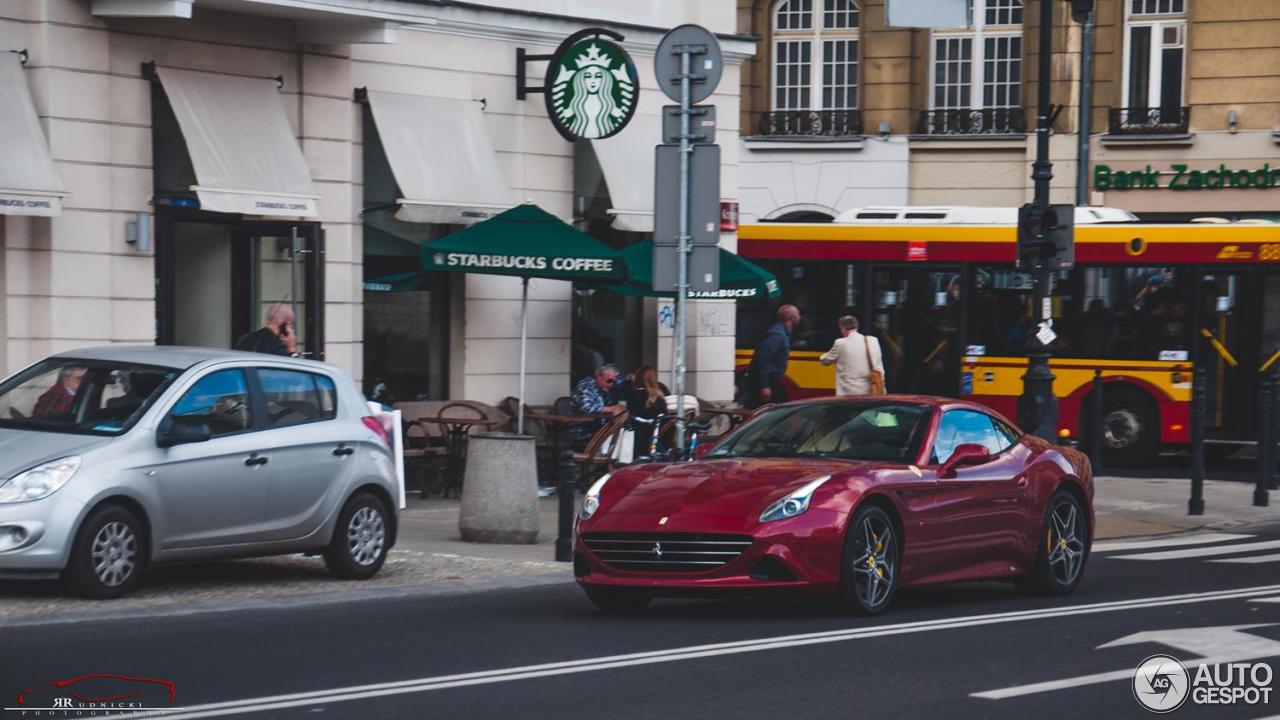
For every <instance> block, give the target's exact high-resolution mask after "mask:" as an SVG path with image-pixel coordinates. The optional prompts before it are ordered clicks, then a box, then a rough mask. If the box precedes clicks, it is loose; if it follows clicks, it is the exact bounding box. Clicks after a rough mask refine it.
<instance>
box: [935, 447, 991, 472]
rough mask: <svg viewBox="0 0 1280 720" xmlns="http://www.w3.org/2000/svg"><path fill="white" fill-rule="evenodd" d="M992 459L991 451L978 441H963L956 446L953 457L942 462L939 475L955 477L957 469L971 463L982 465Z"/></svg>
mask: <svg viewBox="0 0 1280 720" xmlns="http://www.w3.org/2000/svg"><path fill="white" fill-rule="evenodd" d="M990 459H991V453H990V452H989V451H988V450H987V449H986V448H985V447H983V446H981V445H978V444H977V443H963V444H961V445H958V446H956V449H955V451H954V452H952V453H951V457H949V458H947V461H946V462H944V463H942V467H940V468H938V477H940V478H953V477H955V476H956V470H957V469H959V468H962V467H968V466H970V465H981V464H982V463H984V462H987V461H988V460H990Z"/></svg>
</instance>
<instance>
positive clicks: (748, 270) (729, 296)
mask: <svg viewBox="0 0 1280 720" xmlns="http://www.w3.org/2000/svg"><path fill="white" fill-rule="evenodd" d="M622 256H623V258H624V259H625V261H626V264H627V279H626V280H623V281H622V282H614V283H587V284H589V285H591V286H593V287H598V288H600V289H603V290H608V291H610V292H615V293H619V294H621V295H632V296H641V297H655V296H656V297H672V296H674V295H675V289H674V288H672V289H671V290H667V291H665V292H664V291H660V290H654V289H653V241H651V240H646V241H644V242H638V243H636V244H634V245H631V246H630V247H628V248H626V249H625V250H623V251H622ZM778 295H779V290H778V279H777V278H775V277H774V276H773V273H771V272H769V271H768V270H765V269H764V268H762V267H760V266H759V265H756V264H755V263H753V262H751V261H750V260H747V259H745V258H743V257H740V256H738V255H735V254H734V253H731V252H729V251H728V250H725V249H724V248H721V249H720V289H719V290H716V291H708V292H690V293H689V297H690V298H692V299H695V300H754V299H761V298H774V297H778Z"/></svg>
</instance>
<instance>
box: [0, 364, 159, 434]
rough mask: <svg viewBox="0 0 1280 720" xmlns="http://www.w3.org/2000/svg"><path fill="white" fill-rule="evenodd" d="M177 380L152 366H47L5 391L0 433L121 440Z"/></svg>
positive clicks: (12, 382) (22, 375) (26, 374)
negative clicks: (14, 431) (118, 437)
mask: <svg viewBox="0 0 1280 720" xmlns="http://www.w3.org/2000/svg"><path fill="white" fill-rule="evenodd" d="M177 375H178V372H177V371H176V370H172V369H170V368H159V367H151V366H146V365H123V364H120V363H108V362H102V361H98V360H59V359H54V360H45V361H44V362H42V363H40V364H38V365H36V366H34V367H32V368H30V369H28V370H26V371H24V372H22V373H20V374H18V375H17V376H15V377H13V378H12V379H10V380H9V381H8V382H6V383H5V384H4V385H3V386H0V427H6V428H20V429H24V430H40V431H44V432H71V433H90V434H95V435H120V434H121V433H123V432H124V431H126V430H128V429H129V428H130V427H132V426H133V424H134V423H135V422H137V420H138V419H139V418H141V417H142V415H143V413H145V412H146V411H147V408H149V407H150V406H151V404H152V403H153V402H154V401H155V400H156V398H158V397H159V396H160V394H161V393H162V392H163V391H164V389H165V388H166V387H168V385H169V382H170V381H172V380H173V378H174V377H176V376H177Z"/></svg>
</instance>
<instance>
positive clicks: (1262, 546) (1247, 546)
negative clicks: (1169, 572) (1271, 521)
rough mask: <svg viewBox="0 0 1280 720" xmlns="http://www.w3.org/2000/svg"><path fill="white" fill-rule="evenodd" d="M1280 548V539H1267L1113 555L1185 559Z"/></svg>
mask: <svg viewBox="0 0 1280 720" xmlns="http://www.w3.org/2000/svg"><path fill="white" fill-rule="evenodd" d="M1276 548H1280V540H1267V541H1265V542H1255V543H1237V544H1235V545H1221V546H1218V547H1207V548H1205V547H1202V548H1187V549H1186V550H1166V551H1165V552H1153V553H1142V554H1140V555H1113V556H1111V559H1113V560H1184V559H1186V558H1196V557H1210V556H1213V555H1236V554H1239V553H1246V552H1252V551H1254V550H1275V549H1276Z"/></svg>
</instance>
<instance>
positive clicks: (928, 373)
mask: <svg viewBox="0 0 1280 720" xmlns="http://www.w3.org/2000/svg"><path fill="white" fill-rule="evenodd" d="M962 287H963V283H961V280H960V270H959V269H958V268H937V267H931V268H928V269H925V268H916V267H910V266H878V267H876V268H875V269H874V271H873V274H872V288H873V292H872V299H871V302H872V312H871V318H870V323H868V324H867V325H868V328H867V331H868V332H869V333H870V334H872V335H875V336H876V337H877V338H879V339H880V347H881V350H882V351H883V353H884V364H885V383H886V388H887V389H888V391H889V392H891V393H924V394H929V395H946V396H954V395H956V394H957V393H958V392H959V382H960V356H961V350H962V348H961V346H960V340H961V338H960V327H961V316H960V313H961V302H960V300H961V297H960V293H961V288H962Z"/></svg>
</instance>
